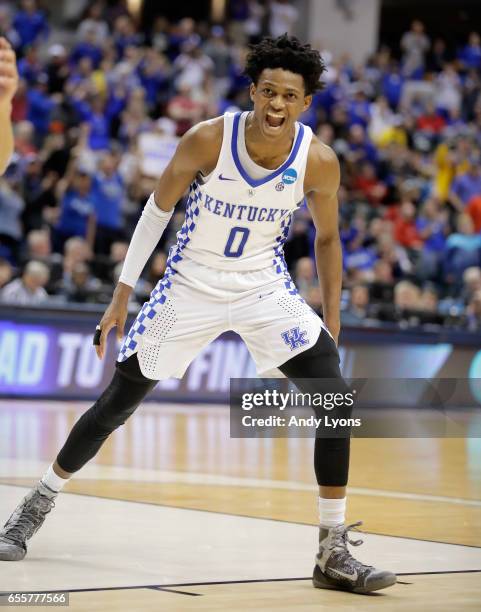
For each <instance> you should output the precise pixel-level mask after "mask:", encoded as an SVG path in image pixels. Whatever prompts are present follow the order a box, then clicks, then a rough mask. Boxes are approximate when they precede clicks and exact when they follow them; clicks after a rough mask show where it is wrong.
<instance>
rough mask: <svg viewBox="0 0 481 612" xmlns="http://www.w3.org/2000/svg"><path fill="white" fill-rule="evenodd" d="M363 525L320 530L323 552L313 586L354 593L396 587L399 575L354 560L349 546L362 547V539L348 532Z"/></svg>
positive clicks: (318, 558)
mask: <svg viewBox="0 0 481 612" xmlns="http://www.w3.org/2000/svg"><path fill="white" fill-rule="evenodd" d="M359 525H362V523H361V522H359V523H354V524H353V525H348V526H347V527H346V526H345V525H344V524H341V525H337V526H336V527H331V528H330V529H327V528H323V527H320V529H319V553H318V554H317V555H316V566H315V567H314V574H313V576H312V583H313V585H314V586H315V587H316V588H318V589H341V590H344V591H351V592H353V593H370V592H371V591H378V590H379V589H385V588H386V587H388V586H391V585H393V584H394V583H395V582H396V575H395V574H393V573H392V572H387V571H383V570H378V569H376V568H375V567H372V565H364V563H361V561H358V560H357V559H354V557H352V555H351V553H350V552H349V550H348V548H347V544H348V543H349V544H352V545H353V546H359V545H360V544H362V540H350V539H349V538H348V535H347V534H348V531H350V530H351V529H355V528H356V527H358V526H359Z"/></svg>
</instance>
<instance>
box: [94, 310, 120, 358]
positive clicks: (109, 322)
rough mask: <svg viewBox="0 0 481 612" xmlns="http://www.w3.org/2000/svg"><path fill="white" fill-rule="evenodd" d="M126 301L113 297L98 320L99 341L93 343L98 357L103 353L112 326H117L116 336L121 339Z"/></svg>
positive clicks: (101, 356)
mask: <svg viewBox="0 0 481 612" xmlns="http://www.w3.org/2000/svg"><path fill="white" fill-rule="evenodd" d="M127 314H128V310H127V303H124V302H119V301H118V300H116V299H115V298H114V299H113V300H112V301H111V302H110V304H109V306H108V307H107V310H106V311H105V313H104V316H103V317H102V319H101V320H100V323H99V327H100V341H99V344H96V345H95V352H96V353H97V357H98V358H99V359H103V357H104V355H105V346H106V343H107V336H108V335H109V332H110V330H111V329H112V328H113V327H116V328H117V338H118V339H119V340H122V338H123V336H124V327H125V321H126V320H127Z"/></svg>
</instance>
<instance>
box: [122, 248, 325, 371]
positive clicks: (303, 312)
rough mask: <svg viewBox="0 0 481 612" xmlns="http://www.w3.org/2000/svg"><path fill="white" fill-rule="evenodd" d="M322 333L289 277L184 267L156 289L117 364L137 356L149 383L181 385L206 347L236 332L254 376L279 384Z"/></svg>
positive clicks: (190, 264)
mask: <svg viewBox="0 0 481 612" xmlns="http://www.w3.org/2000/svg"><path fill="white" fill-rule="evenodd" d="M323 327H324V328H325V326H324V323H323V321H322V320H321V318H320V317H319V316H318V315H317V314H316V313H315V312H314V311H313V310H312V308H310V306H308V305H307V304H306V302H305V301H304V300H303V298H302V297H301V296H300V295H299V293H298V292H297V289H296V288H295V286H294V284H293V282H292V280H291V278H290V276H289V275H288V274H287V272H284V273H282V274H280V273H279V271H276V269H275V268H274V267H273V268H267V269H263V270H259V271H255V272H230V271H225V270H218V269H214V268H209V267H207V266H204V265H201V264H198V263H197V262H194V261H192V260H188V259H184V260H183V261H182V262H181V264H180V265H179V266H178V268H177V270H176V271H175V272H172V271H171V272H170V273H167V274H166V276H164V278H162V279H161V280H160V281H159V282H158V283H157V286H156V287H155V289H154V290H153V291H152V293H151V296H150V300H149V301H148V302H145V304H144V305H143V306H142V308H141V310H140V312H139V313H138V315H137V318H136V319H135V321H134V323H133V325H132V327H131V328H130V331H129V333H128V334H127V336H126V337H125V340H124V342H123V345H122V348H121V350H120V353H119V356H118V359H117V360H118V361H125V360H126V359H128V357H130V356H131V355H133V354H135V353H137V357H138V360H139V365H140V369H141V372H142V374H143V375H144V376H146V377H147V378H151V379H154V380H163V379H166V378H182V376H183V374H184V372H185V370H186V369H187V367H188V366H189V364H190V363H191V361H192V360H193V359H194V358H195V357H196V355H197V354H198V353H199V352H200V351H201V349H202V348H203V347H205V346H206V345H207V344H209V343H210V342H211V341H212V340H214V339H215V338H217V336H219V335H220V334H221V333H223V332H225V331H227V330H233V331H234V332H236V333H238V334H239V335H240V336H241V338H242V339H243V340H244V342H245V343H246V345H247V348H248V349H249V351H250V353H251V355H252V357H253V359H254V361H255V364H256V367H257V371H258V373H259V374H260V375H263V376H269V375H271V376H276V375H279V371H278V370H277V368H278V366H280V365H282V364H283V363H285V362H286V361H288V360H289V359H291V358H292V357H294V356H295V355H297V354H299V353H301V352H303V351H305V350H307V349H308V348H310V347H311V346H314V344H315V343H316V341H317V339H318V337H319V334H320V332H321V328H323Z"/></svg>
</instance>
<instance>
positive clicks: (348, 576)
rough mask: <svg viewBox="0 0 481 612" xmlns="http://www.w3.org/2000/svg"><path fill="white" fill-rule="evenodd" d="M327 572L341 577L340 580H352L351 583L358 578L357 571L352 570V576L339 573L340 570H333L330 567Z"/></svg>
mask: <svg viewBox="0 0 481 612" xmlns="http://www.w3.org/2000/svg"><path fill="white" fill-rule="evenodd" d="M329 571H331V572H334V573H336V574H339V576H341V577H342V578H347V579H348V580H352V581H353V582H356V580H357V578H358V575H357V570H354V572H353V573H352V574H345V573H344V572H341V570H338V569H334V568H332V567H331V568H329Z"/></svg>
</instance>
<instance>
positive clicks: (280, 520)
mask: <svg viewBox="0 0 481 612" xmlns="http://www.w3.org/2000/svg"><path fill="white" fill-rule="evenodd" d="M0 486H3V487H19V488H24V489H28V488H29V487H28V486H27V487H26V486H25V485H19V484H10V483H8V482H7V483H5V482H2V481H1V480H0ZM62 494H63V495H83V496H84V497H94V498H97V499H106V500H110V501H118V502H126V503H129V504H144V505H147V506H157V507H159V508H172V509H175V510H187V511H191V512H208V513H210V514H223V515H224V516H238V517H240V518H248V519H255V520H258V521H274V522H276V523H288V524H290V525H305V526H308V527H318V526H319V525H318V524H317V523H303V522H302V521H288V520H285V519H277V518H269V517H268V516H254V515H252V514H239V513H237V512H225V511H224V512H221V511H220V510H204V509H202V508H189V507H185V506H173V505H171V504H158V503H155V502H146V501H137V500H135V499H122V498H121V497H103V496H101V495H93V494H89V493H75V492H73V491H62ZM359 533H365V534H366V535H377V536H383V537H386V538H400V539H401V540H415V541H416V542H431V543H432V544H445V545H446V546H463V547H465V548H477V549H481V546H477V545H476V544H453V543H452V542H443V541H440V540H426V539H424V538H415V537H414V536H403V535H392V534H390V533H378V532H373V531H360V532H359Z"/></svg>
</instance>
